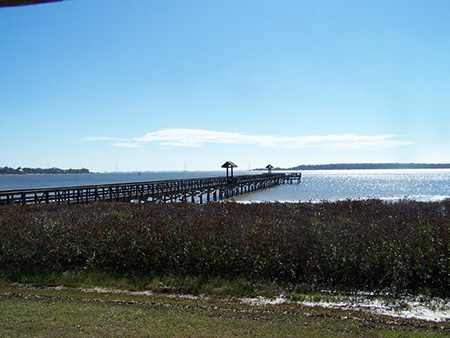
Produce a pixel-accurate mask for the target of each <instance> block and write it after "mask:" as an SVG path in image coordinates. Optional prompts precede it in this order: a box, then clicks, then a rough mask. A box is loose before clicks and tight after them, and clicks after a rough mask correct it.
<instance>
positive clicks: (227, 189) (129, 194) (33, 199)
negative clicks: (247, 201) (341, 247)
mask: <svg viewBox="0 0 450 338" xmlns="http://www.w3.org/2000/svg"><path fill="white" fill-rule="evenodd" d="M300 182H301V174H300V173H276V174H272V173H269V174H259V175H239V176H234V177H211V178H193V179H182V180H167V181H150V182H136V183H119V184H105V185H88V186H75V187H62V188H45V189H32V190H9V191H0V205H1V204H21V205H26V204H50V203H58V204H61V203H65V204H77V203H88V202H93V201H127V202H130V201H136V202H139V201H143V202H193V203H204V202H211V201H218V200H222V199H226V198H231V197H233V196H236V195H240V194H245V193H249V192H252V191H256V190H260V189H265V188H269V187H273V186H276V185H280V184H293V183H300Z"/></svg>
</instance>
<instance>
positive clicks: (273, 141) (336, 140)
mask: <svg viewBox="0 0 450 338" xmlns="http://www.w3.org/2000/svg"><path fill="white" fill-rule="evenodd" d="M397 138H398V136H397V135H391V134H389V135H374V136H373V135H352V134H344V135H324V136H294V137H290V136H274V135H247V134H244V133H231V132H221V131H213V130H203V129H163V130H159V131H155V132H151V133H147V134H145V135H144V136H142V137H137V138H132V139H118V138H113V137H87V138H86V140H90V141H117V143H113V145H115V146H118V147H141V146H142V145H143V144H145V143H150V142H157V143H159V144H161V145H165V146H173V147H201V146H203V145H204V144H206V143H220V144H254V145H258V146H260V147H267V148H289V149H300V148H325V149H330V150H351V149H379V148H393V147H400V146H405V145H409V144H411V143H412V142H410V141H402V140H398V139H397Z"/></svg>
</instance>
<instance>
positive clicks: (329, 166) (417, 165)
mask: <svg viewBox="0 0 450 338" xmlns="http://www.w3.org/2000/svg"><path fill="white" fill-rule="evenodd" d="M354 169H450V163H335V164H301V165H298V166H295V167H290V168H280V167H277V168H274V170H354ZM255 170H266V169H265V168H258V169H255Z"/></svg>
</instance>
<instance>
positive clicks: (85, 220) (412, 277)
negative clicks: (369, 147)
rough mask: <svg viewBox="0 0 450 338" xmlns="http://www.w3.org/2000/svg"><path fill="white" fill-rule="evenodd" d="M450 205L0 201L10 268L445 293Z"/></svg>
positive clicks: (15, 271) (191, 285)
mask: <svg viewBox="0 0 450 338" xmlns="http://www.w3.org/2000/svg"><path fill="white" fill-rule="evenodd" d="M449 211H450V201H449V200H446V201H441V202H426V203H425V202H416V201H400V202H396V203H386V202H383V201H380V200H364V201H350V200H347V201H339V202H322V203H318V204H313V203H259V204H238V203H210V204H204V205H196V204H187V203H168V204H151V203H148V204H125V203H92V204H80V205H73V206H66V205H48V206H47V205H42V206H14V205H10V206H1V207H0V278H2V279H3V280H9V281H17V282H27V281H32V280H34V282H38V281H39V279H41V280H45V281H46V282H47V283H52V278H53V279H54V280H53V283H60V281H61V280H62V279H64V278H66V282H67V283H76V279H77V278H81V279H83V280H84V281H83V283H88V284H89V283H92V284H97V285H99V284H100V285H105V286H108V284H112V283H115V284H119V285H120V284H124V285H127V286H128V287H130V286H131V288H146V289H151V290H157V291H160V292H166V291H167V292H172V291H176V292H178V290H181V291H182V292H187V293H194V294H197V293H201V292H205V290H206V291H208V290H209V291H208V292H212V293H219V294H220V293H223V294H225V293H233V292H234V293H236V294H238V295H243V294H245V293H252V292H254V290H255V289H258V288H259V287H260V286H261V285H271V284H273V285H280V286H283V287H284V288H290V289H292V290H299V291H302V292H305V291H308V290H309V291H310V292H313V291H315V290H318V289H320V288H324V287H326V288H331V289H336V290H342V291H346V290H347V291H349V290H368V291H375V292H377V291H380V292H381V291H384V290H390V291H391V292H394V293H395V292H410V293H413V294H414V293H426V294H430V295H440V296H444V297H445V296H448V294H450V214H449ZM64 276H65V277H64ZM77 276H78V277H77ZM89 279H91V280H89ZM224 281H225V282H224ZM255 285H259V286H255ZM271 288H273V287H270V288H268V289H267V290H266V292H268V293H270V292H271V291H269V290H270V289H271ZM262 289H264V288H262Z"/></svg>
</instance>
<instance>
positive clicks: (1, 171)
mask: <svg viewBox="0 0 450 338" xmlns="http://www.w3.org/2000/svg"><path fill="white" fill-rule="evenodd" d="M89 173H90V171H89V169H86V168H81V169H60V168H47V169H42V168H22V167H18V168H16V169H14V168H10V167H3V168H0V175H36V174H45V175H48V174H89Z"/></svg>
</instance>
